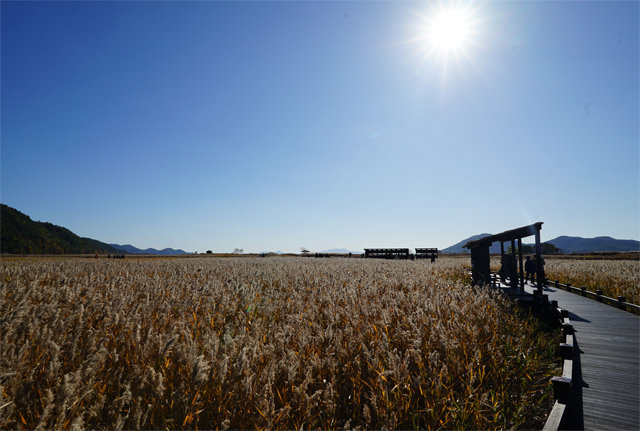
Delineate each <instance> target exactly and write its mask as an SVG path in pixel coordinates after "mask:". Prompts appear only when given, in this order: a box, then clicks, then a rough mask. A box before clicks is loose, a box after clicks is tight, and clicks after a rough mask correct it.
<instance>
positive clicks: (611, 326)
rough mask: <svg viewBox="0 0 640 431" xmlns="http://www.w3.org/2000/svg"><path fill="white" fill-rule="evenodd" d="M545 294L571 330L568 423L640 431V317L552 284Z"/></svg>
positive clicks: (573, 426)
mask: <svg viewBox="0 0 640 431" xmlns="http://www.w3.org/2000/svg"><path fill="white" fill-rule="evenodd" d="M533 289H534V288H533V286H529V285H527V286H526V289H525V290H526V291H527V292H528V293H533ZM544 293H545V294H546V295H549V300H550V301H551V300H556V301H558V305H559V306H560V307H561V308H563V309H566V310H568V311H569V318H570V319H571V323H572V324H573V327H574V331H575V340H574V348H575V349H577V352H578V355H576V357H575V358H574V361H575V362H574V374H573V379H572V381H573V387H572V395H571V407H570V414H571V415H570V420H571V421H570V423H569V424H568V427H569V428H571V429H585V430H603V429H611V430H640V326H639V322H640V317H639V316H637V315H635V314H632V313H629V312H627V311H623V310H619V309H617V308H615V307H612V306H610V305H606V304H603V303H600V302H597V301H595V300H593V299H589V298H585V297H582V296H580V295H577V294H575V293H570V292H567V291H565V290H562V289H557V288H555V287H546V288H545V291H544Z"/></svg>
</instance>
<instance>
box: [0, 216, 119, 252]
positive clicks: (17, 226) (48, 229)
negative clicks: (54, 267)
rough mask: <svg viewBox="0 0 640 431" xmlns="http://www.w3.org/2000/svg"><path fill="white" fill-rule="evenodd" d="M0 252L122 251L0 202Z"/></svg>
mask: <svg viewBox="0 0 640 431" xmlns="http://www.w3.org/2000/svg"><path fill="white" fill-rule="evenodd" d="M0 253H12V254H63V253H66V254H83V253H122V252H121V251H118V250H116V249H115V248H113V247H111V246H110V245H108V244H105V243H103V242H100V241H96V240H95V239H91V238H81V237H79V236H78V235H76V234H74V233H73V232H71V231H70V230H69V229H66V228H63V227H61V226H56V225H54V224H51V223H42V222H37V221H33V220H31V218H30V217H29V216H27V215H26V214H23V213H21V212H20V211H18V210H16V209H14V208H11V207H9V206H7V205H4V204H0Z"/></svg>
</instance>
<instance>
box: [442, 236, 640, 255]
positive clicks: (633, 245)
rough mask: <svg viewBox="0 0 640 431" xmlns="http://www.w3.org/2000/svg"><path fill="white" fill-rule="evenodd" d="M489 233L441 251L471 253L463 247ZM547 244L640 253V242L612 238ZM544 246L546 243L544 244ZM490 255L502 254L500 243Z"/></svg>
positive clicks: (567, 238)
mask: <svg viewBox="0 0 640 431" xmlns="http://www.w3.org/2000/svg"><path fill="white" fill-rule="evenodd" d="M489 235H490V234H488V233H482V234H480V235H474V236H472V237H469V238H467V239H464V240H462V241H460V242H459V243H457V244H454V245H452V246H450V247H447V248H445V249H443V250H441V253H469V252H470V251H469V250H468V249H466V248H463V246H464V245H465V244H466V243H467V242H469V241H475V240H477V239H480V238H484V237H486V236H489ZM546 243H549V244H552V245H554V246H555V247H557V248H559V249H560V251H561V252H562V253H593V252H598V251H612V252H624V251H640V242H639V241H635V240H631V239H615V238H611V237H610V236H599V237H596V238H581V237H576V236H559V237H557V238H555V239H552V240H551V241H546ZM543 244H544V243H543ZM531 245H532V244H523V246H531ZM507 248H509V244H505V251H506V249H507ZM546 249H547V250H546V251H545V248H543V253H545V252H550V251H548V249H549V247H546ZM489 252H490V253H500V243H499V242H494V243H493V244H492V245H491V247H490V249H489Z"/></svg>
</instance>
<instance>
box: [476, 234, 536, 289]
mask: <svg viewBox="0 0 640 431" xmlns="http://www.w3.org/2000/svg"><path fill="white" fill-rule="evenodd" d="M542 223H543V222H537V223H534V224H532V225H529V226H523V227H519V228H517V229H512V230H507V231H504V232H502V233H498V234H495V235H489V236H486V237H484V238H480V239H477V240H475V241H469V242H468V243H466V244H465V245H464V247H465V248H468V249H469V250H471V276H472V278H473V284H474V285H475V284H478V283H489V282H490V280H491V267H490V256H489V247H490V246H491V244H493V243H494V242H496V241H500V257H501V259H500V262H502V264H503V269H504V268H505V265H504V263H505V262H511V263H512V266H511V267H509V269H510V273H509V279H510V284H511V287H514V288H517V287H520V290H521V291H524V265H523V261H522V238H525V237H528V236H531V235H535V238H536V253H535V256H536V261H537V262H540V261H541V259H542V250H541V246H540V230H541V229H542ZM516 241H517V243H518V248H517V250H518V259H516ZM505 242H511V253H510V254H508V255H505V251H504V243H505ZM536 284H537V291H536V293H537V294H538V295H542V289H543V286H544V269H543V267H542V265H538V267H537V268H536Z"/></svg>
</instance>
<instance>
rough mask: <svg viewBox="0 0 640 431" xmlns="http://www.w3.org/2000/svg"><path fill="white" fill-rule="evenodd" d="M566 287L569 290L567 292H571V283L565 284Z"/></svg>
mask: <svg viewBox="0 0 640 431" xmlns="http://www.w3.org/2000/svg"><path fill="white" fill-rule="evenodd" d="M565 287H566V288H567V292H571V283H567V284H565Z"/></svg>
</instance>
